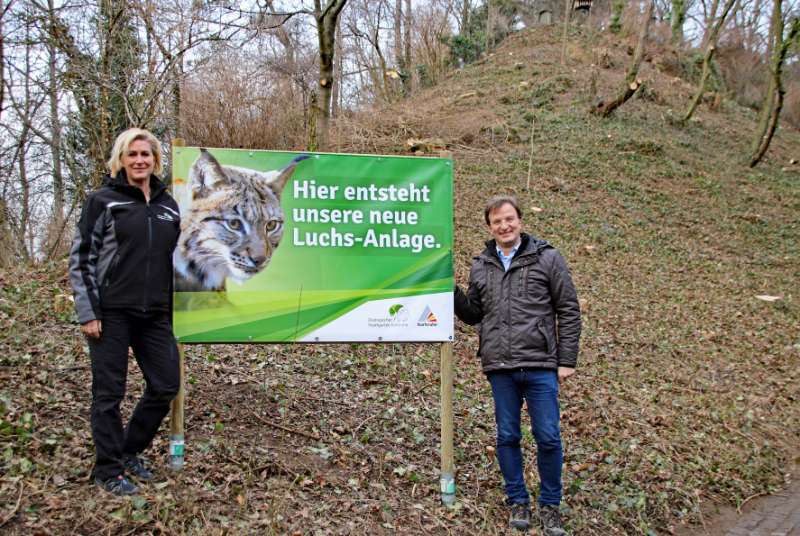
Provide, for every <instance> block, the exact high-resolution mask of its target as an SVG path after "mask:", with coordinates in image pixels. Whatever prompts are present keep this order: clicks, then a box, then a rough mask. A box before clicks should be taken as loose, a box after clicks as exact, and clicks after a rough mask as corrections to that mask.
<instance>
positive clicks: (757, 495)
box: [736, 491, 767, 515]
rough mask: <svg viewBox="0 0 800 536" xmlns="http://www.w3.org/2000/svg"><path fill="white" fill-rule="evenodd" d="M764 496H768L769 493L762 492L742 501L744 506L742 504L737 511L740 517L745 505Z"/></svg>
mask: <svg viewBox="0 0 800 536" xmlns="http://www.w3.org/2000/svg"><path fill="white" fill-rule="evenodd" d="M762 495H767V492H765V491H762V492H759V493H755V494H753V495H750V496H749V497H748V498H746V499H745V500H743V501H742V504H740V505H739V506H737V507H736V511H737V512H738V513H739V515H742V508H744V505H745V504H747V503H748V502H750V501H751V500H752V499H755V498H756V497H761V496H762Z"/></svg>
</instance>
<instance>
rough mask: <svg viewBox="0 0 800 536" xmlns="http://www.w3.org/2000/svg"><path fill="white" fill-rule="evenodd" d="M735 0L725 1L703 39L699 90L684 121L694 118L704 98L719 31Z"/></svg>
mask: <svg viewBox="0 0 800 536" xmlns="http://www.w3.org/2000/svg"><path fill="white" fill-rule="evenodd" d="M715 1H716V0H715ZM734 2H736V0H727V2H725V7H724V8H723V9H722V13H721V14H720V16H719V18H718V19H717V20H716V21H715V22H714V25H713V26H712V27H711V28H710V29H709V31H708V32H706V35H705V36H704V37H703V41H705V42H706V53H705V55H704V56H703V72H702V74H701V75H700V82H699V83H698V84H697V91H696V92H695V94H694V98H693V99H692V102H691V103H690V104H689V108H688V109H687V110H686V115H684V117H683V120H684V121H688V120H689V119H691V118H692V114H694V111H695V110H696V109H697V105H698V104H700V100H701V99H702V98H703V93H704V92H705V90H706V82H707V81H708V74H709V72H710V71H711V58H712V57H713V56H714V50H715V49H716V47H717V39H718V38H719V31H720V30H721V29H722V26H723V25H724V24H725V19H726V18H727V16H728V13H729V12H730V10H731V8H732V7H733V4H734ZM712 10H714V11H716V9H714V8H712Z"/></svg>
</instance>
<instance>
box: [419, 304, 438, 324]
mask: <svg viewBox="0 0 800 536" xmlns="http://www.w3.org/2000/svg"><path fill="white" fill-rule="evenodd" d="M438 324H439V320H438V319H437V318H436V315H435V314H433V311H431V308H430V307H428V306H427V305H426V306H425V310H424V311H422V314H421V315H420V316H419V320H417V325H418V326H436V325H438Z"/></svg>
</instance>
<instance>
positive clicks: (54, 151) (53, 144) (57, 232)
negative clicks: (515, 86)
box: [46, 0, 65, 251]
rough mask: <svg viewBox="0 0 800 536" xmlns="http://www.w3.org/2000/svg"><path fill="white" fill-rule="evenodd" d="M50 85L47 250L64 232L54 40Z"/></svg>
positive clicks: (51, 9) (49, 51) (49, 47)
mask: <svg viewBox="0 0 800 536" xmlns="http://www.w3.org/2000/svg"><path fill="white" fill-rule="evenodd" d="M54 10H55V6H54V4H53V0H47V11H48V19H49V24H52V23H53V17H54V13H55V11H54ZM46 48H47V55H48V58H47V67H48V87H47V93H48V95H47V98H48V100H49V104H50V140H49V141H50V155H51V159H52V162H53V210H52V215H51V218H50V225H49V228H48V233H47V234H48V237H47V250H48V251H56V250H57V249H58V245H59V243H60V242H61V238H62V236H61V235H62V234H63V232H64V225H63V223H64V197H65V195H64V174H63V172H62V166H61V118H60V117H59V113H58V77H59V71H58V65H57V51H56V47H55V45H54V43H53V42H52V40H50V39H48V40H47V41H46Z"/></svg>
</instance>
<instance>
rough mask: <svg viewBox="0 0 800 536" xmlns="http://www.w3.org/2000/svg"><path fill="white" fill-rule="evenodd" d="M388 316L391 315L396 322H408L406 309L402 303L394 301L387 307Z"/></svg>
mask: <svg viewBox="0 0 800 536" xmlns="http://www.w3.org/2000/svg"><path fill="white" fill-rule="evenodd" d="M389 316H391V317H392V321H394V322H397V323H405V322H408V309H407V308H406V307H404V306H403V304H401V303H396V304H394V305H392V306H391V307H389Z"/></svg>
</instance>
